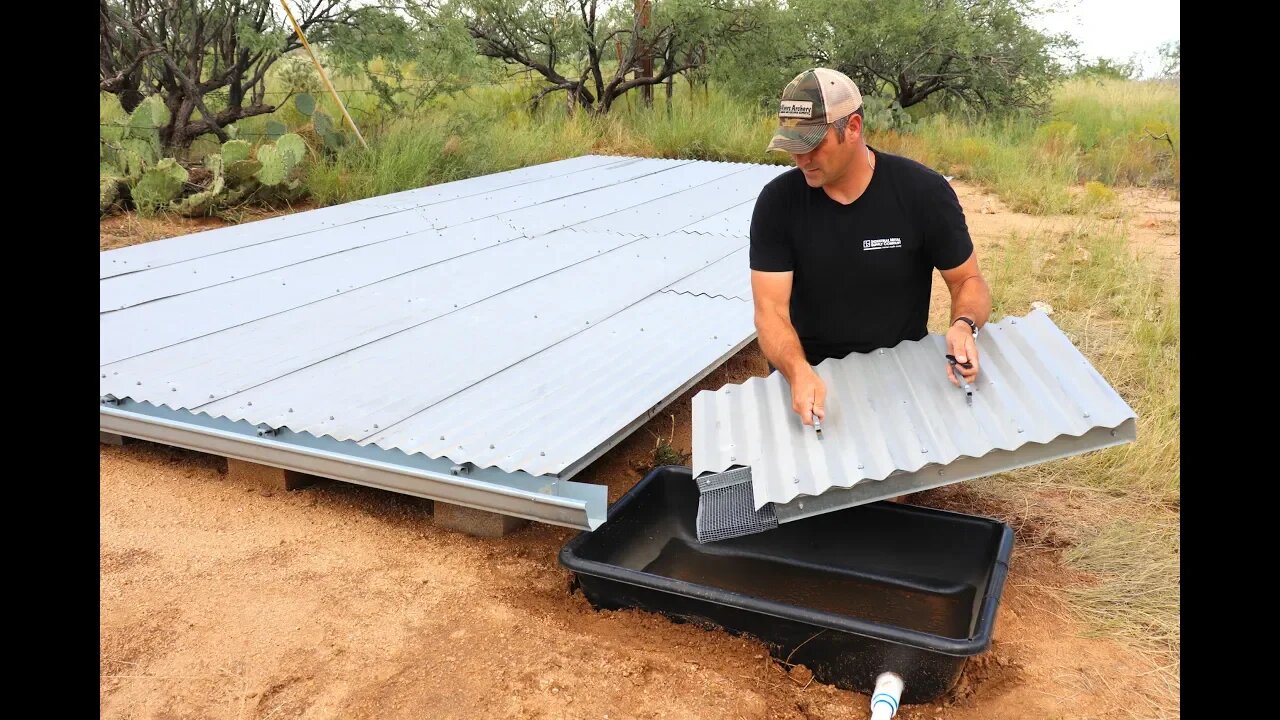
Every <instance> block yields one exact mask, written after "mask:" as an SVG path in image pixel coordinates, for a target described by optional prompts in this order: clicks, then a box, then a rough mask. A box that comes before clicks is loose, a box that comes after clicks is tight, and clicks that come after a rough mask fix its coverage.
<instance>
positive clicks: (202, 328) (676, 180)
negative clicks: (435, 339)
mask: <svg viewBox="0 0 1280 720" xmlns="http://www.w3.org/2000/svg"><path fill="white" fill-rule="evenodd" d="M686 164H687V163H686ZM627 167H628V168H629V169H628V170H627V174H626V175H624V176H621V177H624V178H627V179H629V181H622V182H621V184H619V183H615V182H613V181H614V180H617V178H618V177H620V176H617V175H608V176H605V175H601V176H591V177H589V178H587V180H586V181H584V182H587V181H589V182H587V184H591V183H598V182H605V181H608V182H609V183H610V184H607V185H605V186H603V187H599V188H594V189H590V190H587V191H583V192H578V191H577V190H578V189H579V186H578V185H575V184H570V183H565V184H564V186H563V187H562V188H561V189H560V190H556V191H555V192H556V193H563V192H565V191H567V190H573V191H574V192H572V194H571V195H570V196H569V197H563V196H561V195H556V199H554V200H551V201H547V202H543V203H542V204H539V205H535V206H532V207H527V208H521V209H519V210H516V211H514V212H509V213H502V214H498V215H494V216H490V217H484V218H480V219H470V218H473V216H474V213H475V212H476V210H475V209H474V208H472V209H470V210H465V211H461V210H460V211H459V215H458V217H459V218H464V217H465V218H469V220H467V221H461V220H460V221H459V222H458V224H456V225H452V226H448V227H445V228H444V229H441V230H431V229H419V230H418V231H416V232H413V233H409V234H405V235H402V236H399V237H396V238H394V239H391V240H385V241H380V242H377V243H370V244H367V245H361V246H357V247H352V248H350V249H348V250H345V251H341V252H334V253H330V254H325V255H322V256H320V257H315V258H313V259H310V260H306V261H302V262H294V263H291V264H288V265H286V266H284V267H279V268H276V269H274V270H271V271H267V272H254V274H249V275H247V276H246V275H244V274H243V273H245V272H246V270H245V269H242V268H244V267H245V266H244V265H243V264H240V263H238V261H237V260H236V257H235V256H236V255H238V254H240V253H242V252H246V251H248V252H253V251H256V250H257V249H258V248H257V247H254V248H249V249H247V250H240V251H235V252H228V253H226V254H224V255H220V256H217V257H206V258H202V259H200V260H199V261H196V262H197V263H198V267H191V268H188V266H187V264H186V263H182V264H180V265H175V266H172V267H170V268H164V269H163V270H160V271H148V273H147V274H146V275H143V276H137V275H129V276H125V277H122V278H111V279H108V280H103V281H101V283H100V284H101V285H103V286H108V285H109V286H110V287H111V288H112V289H113V292H108V290H107V289H104V290H103V294H102V297H101V300H100V302H101V303H102V304H104V305H107V306H109V307H115V306H116V305H117V304H118V303H119V302H121V298H122V296H121V295H120V294H119V293H118V292H114V291H119V290H121V289H123V288H127V287H131V286H133V285H136V286H139V287H141V288H142V289H140V290H138V291H131V292H132V293H133V295H134V299H135V300H136V299H137V298H138V297H141V296H146V295H167V297H157V298H155V299H154V300H151V301H149V302H145V303H142V304H138V305H134V306H131V307H128V309H129V311H130V312H129V314H128V315H118V314H116V313H107V314H105V315H102V316H101V320H100V329H101V333H102V334H101V341H100V344H99V348H100V356H99V357H100V360H99V361H100V364H105V363H114V362H118V361H120V360H123V359H127V358H130V357H134V356H136V355H139V354H142V353H145V352H150V351H152V350H156V349H160V348H164V347H168V346H169V345H172V344H174V343H178V342H184V341H186V340H191V339H195V338H199V337H203V336H205V335H208V334H210V333H213V332H217V331H219V330H223V329H226V328H230V327H235V326H237V325H242V324H245V323H249V322H253V321H254V320H258V319H262V318H265V317H268V316H271V315H275V314H278V313H281V312H287V311H290V310H293V309H295V308H301V307H305V306H306V305H308V304H310V303H315V302H318V301H321V300H323V299H325V298H330V297H335V296H340V295H341V294H343V293H346V292H350V291H353V290H358V289H361V288H364V287H367V286H370V285H373V284H376V283H379V282H381V281H383V280H386V279H387V278H391V277H395V276H398V275H403V274H405V273H410V272H413V271H415V270H418V269H420V268H423V267H427V266H429V265H432V264H435V263H439V262H444V261H447V260H450V259H453V258H456V257H460V256H462V255H465V254H467V253H472V252H477V251H479V250H483V249H485V248H488V247H493V246H496V245H499V244H501V243H503V242H506V241H509V240H512V239H515V238H517V237H521V236H527V237H533V236H538V235H543V234H549V233H553V232H554V231H555V230H558V229H560V228H563V227H567V226H569V225H573V224H576V223H579V222H582V221H585V220H590V219H592V218H596V217H600V216H602V215H607V214H608V213H611V212H613V211H614V210H616V209H621V208H626V207H632V206H642V205H644V204H645V203H647V202H649V201H650V200H652V199H653V198H657V197H662V196H664V195H667V194H670V193H678V192H680V191H681V190H685V189H688V188H691V187H696V186H697V185H699V184H701V183H704V182H707V181H710V180H714V179H715V178H718V177H721V176H723V175H724V174H725V173H727V172H731V171H732V168H731V167H726V166H725V164H719V163H707V164H706V165H701V164H697V165H694V166H693V167H690V168H688V169H687V170H684V171H680V172H678V173H676V174H674V175H670V174H666V173H665V172H664V171H665V170H671V171H675V170H676V169H677V168H679V167H681V165H680V164H674V163H672V162H670V161H655V162H654V163H652V164H651V163H648V162H642V163H632V164H630V165H628V166H627ZM575 182H576V181H575ZM536 187H537V186H536V185H531V186H530V188H529V189H528V190H529V192H533V189H535V188H536ZM552 194H554V193H552ZM486 197H490V196H486ZM446 207H448V206H442V208H441V209H439V210H437V211H434V212H435V213H436V216H437V218H443V217H447V214H448V212H447V210H446V209H444V208H446ZM433 222H434V221H433ZM436 224H444V225H449V222H446V221H444V220H440V221H439V222H438V223H436ZM415 227H419V228H421V223H420V224H419V225H417V226H415ZM348 232H349V231H348ZM318 235H319V233H317V234H313V235H308V236H304V237H293V238H291V239H290V242H289V246H301V245H307V246H308V247H310V248H314V247H315V246H314V245H313V244H311V243H310V241H311V239H312V238H314V237H316V236H318ZM673 238H674V239H675V240H681V241H683V240H684V238H681V237H679V236H673ZM560 240H561V241H569V242H572V241H573V240H572V238H571V237H561V238H560ZM348 242H349V241H348ZM673 242H674V241H673ZM684 244H685V243H684V242H681V243H680V244H678V245H673V247H674V251H675V252H683V246H684ZM224 258H225V260H224ZM708 262H710V261H708ZM176 267H180V268H181V269H180V270H174V268H176ZM257 267H258V266H256V265H255V266H253V268H252V269H251V270H249V272H253V271H254V270H256V269H257ZM211 268H212V269H211ZM228 268H234V269H233V270H231V271H228ZM188 272H191V273H192V274H196V273H199V274H201V275H204V276H210V275H213V274H215V273H223V274H228V272H229V274H230V275H231V276H233V277H234V279H230V278H229V279H227V280H225V281H223V282H219V283H217V284H215V285H210V286H209V287H204V288H200V289H198V290H189V291H187V292H180V291H178V290H177V289H176V288H174V287H173V285H172V284H171V283H170V282H169V280H170V279H171V278H172V275H162V274H159V273H176V274H177V275H179V276H184V275H185V274H187V273H188ZM152 273H157V274H152ZM152 279H155V280H156V282H157V283H158V286H159V288H160V289H155V290H153V289H152V288H153V287H156V286H153V285H152V284H151V281H152ZM170 293H176V294H170ZM210 306H216V307H217V308H218V311H217V312H209V311H208V310H207V309H206V308H208V307H210ZM121 309H122V310H123V309H125V308H121ZM130 328H133V329H134V330H133V331H131V330H129V329H130ZM138 328H141V329H142V330H144V331H145V332H137V331H136V330H137V329H138Z"/></svg>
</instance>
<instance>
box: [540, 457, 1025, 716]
mask: <svg viewBox="0 0 1280 720" xmlns="http://www.w3.org/2000/svg"><path fill="white" fill-rule="evenodd" d="M697 511H698V489H697V486H696V484H695V483H694V481H693V476H692V470H691V469H690V468H688V467H681V466H664V467H659V468H656V469H654V470H653V471H652V472H650V473H649V474H648V475H647V476H645V478H644V479H643V480H641V481H640V482H639V483H638V484H637V485H636V486H635V487H634V488H632V489H631V490H630V491H628V492H627V494H626V495H624V496H623V497H622V498H621V499H619V500H618V502H616V503H614V504H613V506H612V507H610V508H609V520H608V522H606V523H605V524H604V525H603V526H602V527H600V528H599V529H598V530H596V531H595V532H584V533H581V534H580V535H578V536H577V537H575V538H573V539H572V540H570V541H569V543H568V544H566V545H565V546H564V548H563V549H562V550H561V551H560V563H561V564H562V565H564V566H565V567H566V568H568V569H569V570H571V571H572V572H573V574H574V581H575V583H576V584H577V586H578V587H580V588H581V589H582V591H583V593H584V594H585V595H586V597H587V599H588V601H589V602H590V603H591V604H592V606H593V607H595V608H597V609H604V608H607V609H620V608H637V609H641V610H648V611H653V612H658V613H662V614H664V615H666V616H668V617H670V618H672V619H673V620H676V621H681V622H684V621H691V622H695V623H698V624H701V625H711V626H715V627H720V628H723V629H725V630H728V631H729V632H732V633H735V634H747V635H751V636H754V637H756V638H758V639H760V640H762V641H763V642H764V643H766V644H767V645H768V646H769V651H770V654H771V655H773V657H776V658H778V659H781V660H787V661H788V662H791V663H794V664H801V663H803V664H804V665H806V666H807V667H808V668H809V669H810V670H812V671H813V673H814V677H815V678H816V679H817V680H818V681H819V682H824V683H828V684H832V685H835V686H837V687H840V688H843V689H846V690H853V691H857V692H861V693H865V694H870V693H871V692H872V690H873V689H874V687H875V680H876V677H877V676H878V675H879V674H880V673H881V672H884V671H886V670H891V671H893V672H896V673H898V674H899V675H901V676H902V678H903V681H904V683H905V689H904V691H903V695H902V702H903V703H923V702H930V701H932V700H935V699H937V698H939V697H941V696H942V695H944V694H945V693H946V692H947V691H948V690H950V689H951V688H952V686H954V685H955V683H956V681H957V680H959V678H960V672H961V671H962V670H963V669H964V663H965V660H966V659H968V658H969V657H972V656H975V655H978V654H980V653H982V652H984V651H986V650H987V648H988V647H990V645H991V633H992V630H993V628H994V626H995V618H996V609H997V608H998V607H999V604H1000V594H1001V592H1002V591H1003V589H1004V581H1005V576H1006V574H1007V573H1008V562H1009V554H1010V552H1011V551H1012V549H1013V531H1012V530H1011V529H1010V528H1009V527H1008V526H1007V525H1005V524H1004V523H1001V522H998V521H995V520H991V519H989V518H982V517H975V516H972V515H963V514H959V513H953V512H945V511H942V510H934V509H930V508H922V507H915V506H911V505H903V504H899V503H892V502H877V503H871V504H868V505H860V506H858V507H853V508H848V509H845V510H839V511H836V512H831V513H826V514H823V515H817V516H814V517H811V518H808V519H805V520H799V521H796V522H792V523H786V524H783V525H781V526H779V527H778V528H777V529H776V530H769V531H766V532H763V533H758V534H756V535H749V536H746V537H741V538H734V539H732V540H725V541H721V542H716V543H708V544H705V545H704V544H700V543H699V542H698V539H697V533H696V531H695V527H694V520H695V518H696V515H697Z"/></svg>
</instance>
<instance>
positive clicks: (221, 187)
mask: <svg viewBox="0 0 1280 720" xmlns="http://www.w3.org/2000/svg"><path fill="white" fill-rule="evenodd" d="M226 189H227V185H226V180H224V179H223V177H222V174H221V173H215V174H214V176H213V181H212V182H210V183H209V187H208V188H206V189H205V190H204V191H202V192H198V193H195V194H194V195H189V196H187V197H185V198H183V199H181V200H177V201H175V202H173V203H172V204H171V205H170V209H172V210H173V211H174V212H176V213H178V214H179V215H186V216H188V217H195V216H197V215H208V214H209V212H210V211H211V210H213V208H214V207H215V206H216V205H217V204H218V202H219V201H220V200H222V199H223V197H220V196H224V195H225V192H224V191H225V190H226Z"/></svg>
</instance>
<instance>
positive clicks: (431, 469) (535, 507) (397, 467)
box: [99, 401, 608, 530]
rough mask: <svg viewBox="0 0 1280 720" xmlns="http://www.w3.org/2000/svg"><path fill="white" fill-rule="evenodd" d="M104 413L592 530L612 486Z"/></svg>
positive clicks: (129, 424)
mask: <svg viewBox="0 0 1280 720" xmlns="http://www.w3.org/2000/svg"><path fill="white" fill-rule="evenodd" d="M99 418H100V420H99V425H100V426H101V428H102V429H103V430H104V431H109V432H112V433H118V434H119V435H127V436H129V437H136V438H141V439H143V440H150V441H152V442H158V443H164V444H166V445H174V446H177V447H185V448H189V449H191V450H199V451H201V452H207V453H213V454H217V455H222V456H224V457H232V458H238V459H240V460H247V461H249V462H256V463H260V464H263V465H269V466H271V467H278V468H285V469H288V470H294V471H297V472H301V473H307V474H309V475H318V476H320V477H327V478H332V479H334V480H343V481H345V482H351V483H357V484H360V485H367V486H369V487H375V488H379V489H382V490H390V491H392V492H398V493H404V494H406V495H414V496H417V497H424V498H429V499H431V500H443V501H445V502H450V503H453V504H455V505H465V506H467V507H474V508H478V509H480V510H489V511H492V512H499V513H502V514H504V515H515V516H517V517H525V518H529V519H530V520H537V521H539V522H545V523H551V524H553V525H565V526H568V527H574V528H580V529H583V530H595V529H596V528H598V527H600V526H601V525H603V524H604V521H605V519H606V515H607V511H608V490H607V488H605V486H603V485H589V484H585V483H575V482H568V481H565V480H561V479H558V478H547V477H533V476H531V475H529V474H528V473H522V472H515V473H505V472H500V471H495V470H484V469H473V468H467V472H465V473H458V472H457V471H456V470H454V468H451V467H449V466H448V464H447V463H442V462H438V461H434V460H432V459H430V458H426V457H424V456H422V455H415V456H409V455H405V454H403V453H389V452H386V451H384V450H380V449H378V448H372V447H360V446H358V445H355V444H354V443H340V442H337V441H335V440H332V439H330V438H316V437H311V436H309V435H305V434H295V433H290V432H289V431H287V430H284V431H281V432H279V433H277V434H271V435H264V434H261V433H259V432H258V429H257V428H255V427H254V426H252V425H249V424H247V423H244V422H230V421H227V420H225V419H215V418H210V417H208V416H207V415H192V414H191V413H187V412H183V411H174V410H170V409H168V408H162V407H155V406H152V405H150V404H147V403H135V402H129V401H126V402H123V403H119V404H116V403H111V404H104V405H102V406H101V408H100V411H99Z"/></svg>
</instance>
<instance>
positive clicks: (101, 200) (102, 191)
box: [98, 175, 125, 215]
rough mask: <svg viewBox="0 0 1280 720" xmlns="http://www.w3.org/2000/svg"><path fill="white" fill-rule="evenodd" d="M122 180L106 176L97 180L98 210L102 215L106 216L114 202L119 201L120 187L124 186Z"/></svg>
mask: <svg viewBox="0 0 1280 720" xmlns="http://www.w3.org/2000/svg"><path fill="white" fill-rule="evenodd" d="M124 182H125V181H124V178H121V177H115V176H113V175H107V176H103V177H100V178H99V181H98V210H99V213H100V214H102V215H106V214H107V212H108V211H109V210H111V208H112V206H114V205H115V204H116V200H119V199H120V187H121V186H122V185H123V184H124Z"/></svg>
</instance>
